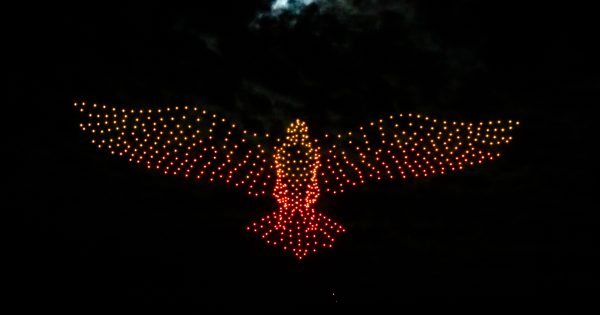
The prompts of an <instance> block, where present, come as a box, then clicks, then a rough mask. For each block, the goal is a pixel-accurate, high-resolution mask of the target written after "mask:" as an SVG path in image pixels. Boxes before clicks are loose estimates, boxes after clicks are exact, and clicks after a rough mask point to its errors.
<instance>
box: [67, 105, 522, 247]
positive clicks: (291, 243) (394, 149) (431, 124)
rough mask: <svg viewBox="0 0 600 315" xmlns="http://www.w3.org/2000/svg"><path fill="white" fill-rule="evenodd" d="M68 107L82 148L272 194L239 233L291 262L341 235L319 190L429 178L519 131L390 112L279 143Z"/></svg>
mask: <svg viewBox="0 0 600 315" xmlns="http://www.w3.org/2000/svg"><path fill="white" fill-rule="evenodd" d="M75 107H76V108H77V109H78V110H79V111H80V113H81V115H82V122H81V123H80V127H81V129H82V130H83V131H86V132H89V133H90V134H91V136H92V140H91V142H92V143H93V144H94V145H96V146H97V147H98V148H100V149H105V150H107V151H108V152H110V153H111V154H113V155H117V156H120V157H123V158H126V159H128V160H129V161H130V162H133V163H136V164H139V165H142V166H144V167H146V168H148V169H152V170H157V171H160V172H162V173H164V174H170V175H181V176H183V177H188V178H195V179H206V180H209V181H211V182H213V181H214V182H223V183H227V184H230V185H233V186H235V187H242V188H244V189H246V191H247V192H248V194H250V195H253V196H261V195H266V194H269V193H270V194H272V196H273V197H275V199H276V200H277V203H278V204H279V209H278V210H276V211H274V212H273V213H271V214H270V215H267V216H265V217H263V218H261V219H260V220H258V221H256V222H254V223H252V224H250V225H248V226H247V227H246V228H247V230H249V231H252V232H256V233H258V234H260V236H261V237H262V238H263V239H264V240H265V242H266V243H267V244H270V245H274V246H279V247H281V248H283V249H284V250H286V251H290V252H291V253H293V254H294V255H295V256H296V257H297V258H299V259H302V258H303V257H305V256H306V255H307V254H309V253H314V252H317V251H318V250H319V249H321V248H328V247H332V245H333V243H334V242H335V239H336V237H337V236H338V234H340V233H343V232H344V231H345V229H344V228H343V227H342V226H341V225H340V224H338V223H336V222H334V221H332V220H331V219H330V218H328V217H327V216H325V215H323V214H322V213H319V212H317V211H316V210H315V209H314V204H315V202H316V201H317V199H318V198H319V194H320V192H324V193H328V194H334V195H335V194H339V193H342V192H344V191H346V190H347V189H348V188H352V187H354V186H357V185H360V184H364V183H367V182H368V181H370V180H382V179H391V180H394V179H408V178H422V177H429V176H433V175H438V174H445V173H447V172H452V171H459V170H463V169H465V168H467V167H471V166H474V165H478V164H481V163H483V162H485V161H491V160H493V159H495V158H497V157H499V156H500V153H499V152H498V151H499V149H500V147H501V146H502V145H503V144H507V143H509V142H510V141H511V140H512V137H511V136H510V134H511V131H512V130H513V129H514V127H515V126H517V125H519V122H517V121H511V120H508V121H487V122H478V123H467V122H457V121H445V120H437V119H433V118H430V117H427V116H424V115H419V114H398V115H393V116H389V117H386V118H383V119H379V120H375V121H372V122H370V123H368V124H366V125H364V126H362V127H358V128H356V130H352V131H348V132H345V133H340V134H336V135H328V134H325V135H324V136H323V137H322V138H320V139H317V138H311V137H310V136H309V134H308V127H307V125H306V123H305V122H303V121H301V120H299V119H298V120H296V121H294V122H292V123H291V124H290V125H289V127H288V128H287V133H286V135H285V138H283V139H274V138H273V137H271V136H270V135H269V134H264V135H258V134H256V133H250V132H247V131H246V130H243V129H241V128H240V127H239V126H237V125H236V124H232V123H230V122H229V121H228V120H226V119H225V118H222V117H219V116H217V115H216V114H214V113H209V112H207V111H206V110H203V109H200V108H198V107H193V106H176V107H167V108H161V109H136V110H134V109H118V108H114V107H107V106H105V105H102V106H101V105H96V104H93V105H88V104H85V103H79V104H78V103H75Z"/></svg>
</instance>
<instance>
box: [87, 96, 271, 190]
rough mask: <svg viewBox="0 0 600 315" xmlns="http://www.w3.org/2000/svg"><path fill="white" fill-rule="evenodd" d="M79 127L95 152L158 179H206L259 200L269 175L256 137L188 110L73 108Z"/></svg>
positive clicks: (267, 162)
mask: <svg viewBox="0 0 600 315" xmlns="http://www.w3.org/2000/svg"><path fill="white" fill-rule="evenodd" d="M75 108H76V109H77V110H78V111H79V113H80V115H81V123H80V125H79V126H80V128H81V129H82V130H83V131H85V132H87V133H88V134H89V135H90V136H91V138H92V139H91V142H92V143H93V144H94V145H96V146H97V147H98V148H99V149H104V150H105V151H108V152H110V153H111V154H113V155H116V156H119V157H123V158H126V159H127V160H129V161H130V162H132V163H135V164H139V165H142V166H144V167H146V168H148V169H153V170H156V171H160V172H162V173H164V174H170V175H181V176H183V177H188V178H194V179H206V180H209V181H217V182H223V183H228V184H230V185H233V186H236V187H243V188H246V190H247V192H248V193H249V194H251V195H257V196H258V195H264V194H266V193H267V192H270V191H271V189H272V186H273V185H274V182H275V180H274V179H275V178H274V170H273V168H272V163H271V161H270V156H269V154H268V152H267V151H266V148H264V147H263V145H261V143H259V142H260V141H263V140H265V138H268V137H269V135H268V134H266V135H261V136H258V135H257V134H255V133H252V134H251V133H249V132H247V131H245V130H243V129H241V128H240V127H239V126H237V125H236V124H233V123H231V122H229V121H228V120H227V119H225V118H223V117H219V116H217V115H216V114H214V113H209V112H207V111H206V110H204V109H201V108H198V107H194V106H176V107H168V108H154V109H123V108H115V107H108V106H106V105H97V104H85V103H75Z"/></svg>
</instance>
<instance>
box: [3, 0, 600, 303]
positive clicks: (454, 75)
mask: <svg viewBox="0 0 600 315" xmlns="http://www.w3.org/2000/svg"><path fill="white" fill-rule="evenodd" d="M169 3H170V2H169ZM319 4H320V6H319ZM269 7H270V3H269V1H197V3H196V4H195V5H194V6H188V5H183V4H182V5H173V4H169V5H167V2H165V3H163V2H158V1H146V2H145V3H144V4H143V5H141V4H137V5H126V4H121V5H119V6H107V5H105V4H104V3H103V2H97V3H93V2H91V3H87V2H86V5H85V6H84V5H82V4H75V5H64V6H61V5H55V4H52V5H47V6H45V7H39V6H34V5H32V6H31V7H24V8H20V9H15V11H14V12H13V14H14V16H15V17H17V18H16V19H14V21H11V28H10V33H11V34H10V35H9V36H8V40H9V41H13V40H14V41H15V42H14V45H13V46H11V47H16V49H13V50H12V51H13V52H15V54H14V55H13V54H11V59H10V60H8V61H9V62H8V63H9V65H8V67H9V72H8V74H9V75H10V77H11V78H12V80H11V81H12V82H11V85H9V88H10V90H11V91H12V92H13V93H14V95H16V97H14V98H12V99H11V101H14V102H15V104H16V108H20V109H23V110H24V111H25V114H24V115H21V116H14V117H13V116H11V117H10V118H9V117H6V116H5V119H11V120H12V119H15V120H17V121H12V123H18V124H19V125H21V127H20V129H18V130H16V131H15V132H14V133H11V134H10V135H9V136H8V138H9V139H8V140H9V141H8V144H10V147H9V146H7V145H5V146H4V150H7V151H13V150H16V151H17V154H16V155H15V154H12V153H11V154H12V155H15V156H18V159H19V162H21V163H23V164H22V166H21V167H18V168H16V170H22V171H19V174H17V176H15V178H14V179H10V180H11V182H12V183H14V184H13V185H11V186H12V188H13V189H14V188H16V189H14V191H12V189H11V191H10V197H9V207H8V210H9V211H13V212H16V213H18V214H23V215H24V216H23V217H24V218H23V219H21V221H23V220H24V223H25V228H24V229H20V232H18V233H17V234H16V235H15V239H16V242H15V244H16V247H17V248H18V250H19V252H18V254H17V256H16V257H18V261H19V268H17V270H16V274H17V276H18V277H19V278H20V279H21V280H20V281H19V284H18V286H17V288H15V291H16V292H18V294H19V296H20V298H21V299H22V301H23V302H22V303H24V305H29V306H36V305H38V306H40V305H41V306H46V305H48V306H56V307H58V306H73V305H81V306H87V307H90V306H92V307H93V306H94V305H109V306H117V305H123V304H126V305H130V306H139V305H144V306H149V305H177V306H191V307H193V308H194V309H197V310H202V309H203V308H205V307H207V306H210V307H214V308H216V309H229V308H234V306H233V305H238V306H239V305H250V306H251V309H254V308H255V309H257V310H261V309H270V308H274V307H279V306H286V307H290V306H292V307H293V306H299V305H302V304H327V305H329V306H330V307H334V308H336V307H343V305H345V304H379V305H381V304H392V303H394V304H395V303H398V304H405V303H406V304H412V303H418V304H421V303H438V302H446V301H457V302H462V303H470V301H473V300H477V301H490V302H492V301H493V302H497V301H502V300H504V299H506V298H509V299H516V300H520V301H546V300H548V299H550V298H552V299H553V300H554V301H556V300H557V299H558V300H563V301H566V300H568V299H570V298H573V297H575V298H578V299H582V298H584V297H585V296H586V295H588V294H591V293H593V292H596V291H597V289H598V283H597V282H596V280H595V278H596V274H597V263H598V259H597V244H595V243H594V242H593V241H592V237H593V234H594V233H595V232H596V230H597V228H598V223H597V220H596V216H595V214H594V212H596V211H597V210H595V207H594V206H593V205H594V203H591V204H590V202H591V201H592V198H591V192H592V187H593V186H594V184H593V183H594V182H595V181H594V177H595V176H596V175H594V174H596V173H597V169H598V167H597V162H596V159H595V156H594V155H593V154H592V150H594V147H595V146H597V139H596V138H592V126H593V124H594V123H595V116H594V115H592V113H593V112H594V110H595V108H596V107H597V106H598V104H599V103H598V101H599V100H600V97H599V95H600V80H599V79H600V76H599V72H598V67H597V66H596V63H595V60H596V59H597V58H598V57H597V56H598V55H597V51H595V50H594V49H593V48H594V47H593V46H594V44H593V41H595V39H594V35H590V33H592V32H593V31H592V30H593V29H594V28H593V27H592V20H593V19H592V17H593V16H592V13H591V10H590V9H589V8H584V7H576V6H574V5H573V6H571V5H570V4H568V3H563V4H562V5H560V6H558V5H557V6H552V5H550V4H549V3H545V4H543V5H534V4H531V5H524V4H523V1H467V0H464V1H408V0H407V1H377V0H370V1H350V0H348V1H331V2H328V1H317V4H313V5H309V6H306V7H299V8H298V9H294V10H287V11H281V12H270V10H269ZM596 37H597V36H596ZM13 93H11V95H13ZM74 101H87V102H98V103H104V104H108V105H112V106H116V107H125V108H143V107H145V106H150V107H158V106H168V105H178V104H179V105H182V104H201V105H205V106H208V107H209V108H211V109H213V110H215V111H217V112H220V113H222V114H223V115H225V116H227V117H230V118H232V119H234V120H237V121H240V122H241V123H243V124H244V125H245V126H246V127H247V128H248V129H253V130H257V131H263V130H267V131H269V132H271V133H273V134H278V133H281V132H282V128H283V127H284V126H285V125H287V124H288V123H289V122H290V121H291V120H292V119H295V118H298V117H299V118H303V119H305V120H306V121H307V122H308V124H309V126H311V130H313V131H314V132H323V131H343V130H346V129H347V128H350V127H352V126H356V125H358V124H361V123H363V122H365V121H368V119H371V118H377V117H380V116H382V115H389V114H391V113H398V112H410V111H412V112H420V113H424V114H428V115H431V116H435V117H440V118H445V119H456V120H480V119H483V120H487V119H517V120H519V121H521V124H522V128H520V129H519V130H518V132H517V133H516V134H515V135H514V138H515V141H514V142H513V143H512V144H511V145H510V146H509V147H507V148H506V151H505V154H504V156H503V158H502V159H500V160H498V161H495V162H493V163H490V164H488V165H484V166H481V167H479V168H475V169H472V170H469V171H467V172H464V173H458V174H453V175H449V176H446V177H439V178H432V179H428V180H412V181H407V182H393V183H380V184H374V185H368V186H364V187H361V188H359V189H357V190H355V191H354V192H353V193H349V194H345V195H342V196H336V197H335V198H334V197H327V196H324V197H323V198H322V199H321V200H320V201H319V204H318V208H320V209H322V210H323V211H324V212H325V213H326V214H327V215H329V216H331V217H334V218H336V220H337V221H339V222H340V223H342V224H344V225H345V226H346V227H347V229H348V233H346V234H345V235H344V236H343V237H342V239H340V240H339V241H338V242H337V243H336V246H335V247H334V248H333V249H332V250H329V251H325V252H322V253H320V254H318V255H315V256H313V257H309V258H308V259H306V260H305V261H302V262H298V261H297V260H296V259H295V258H294V257H292V256H291V255H288V254H285V253H283V252H281V251H279V250H277V249H273V248H268V247H266V246H264V245H263V243H262V242H261V241H260V240H258V239H256V238H255V237H254V235H250V234H247V233H246V232H245V231H244V230H243V227H244V226H245V225H246V224H247V223H249V222H251V221H253V220H255V219H256V218H260V217H262V216H263V215H265V214H267V213H269V212H271V211H273V210H274V207H275V203H274V202H273V200H270V199H269V198H263V199H252V198H247V197H246V196H245V195H244V194H243V193H241V192H238V191H234V190H231V189H229V188H228V187H226V186H218V185H216V186H214V185H209V184H206V183H202V182H193V181H186V180H181V179H178V178H171V177H162V176H160V175H158V174H154V173H149V172H146V171H145V170H143V169H138V168H136V167H134V166H132V165H129V164H127V163H126V162H124V161H121V160H117V159H114V158H112V157H110V156H107V155H106V154H104V153H102V152H99V151H97V150H95V149H94V148H93V147H91V146H90V145H89V144H88V142H87V138H86V137H85V135H83V134H82V133H80V131H79V130H78V128H77V126H78V120H77V119H78V116H77V115H75V112H74V111H73V109H72V103H73V102H74ZM23 126H25V128H23ZM19 165H21V164H19ZM13 171H14V170H9V174H11V175H12V173H13ZM490 305H491V304H490Z"/></svg>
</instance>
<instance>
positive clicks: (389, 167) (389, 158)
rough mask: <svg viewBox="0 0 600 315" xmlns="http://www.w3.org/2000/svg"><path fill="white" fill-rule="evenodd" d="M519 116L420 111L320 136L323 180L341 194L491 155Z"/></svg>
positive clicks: (496, 153)
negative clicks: (483, 117)
mask: <svg viewBox="0 0 600 315" xmlns="http://www.w3.org/2000/svg"><path fill="white" fill-rule="evenodd" d="M518 124H519V123H518V122H517V121H512V120H507V121H497V120H496V121H485V122H477V123H470V122H459V121H445V120H438V119H433V118H430V117H428V116H425V115H419V114H399V115H394V116H389V117H386V118H383V119H379V120H374V121H372V122H369V123H367V124H366V125H364V126H361V127H359V128H357V129H356V130H353V131H349V132H346V133H341V134H336V135H325V136H324V137H322V138H321V139H318V142H319V145H320V147H321V152H322V158H321V167H320V171H319V175H320V176H319V178H320V181H319V184H320V185H321V187H322V191H324V192H326V193H332V194H337V193H341V192H344V191H345V190H346V189H348V188H351V187H353V186H356V185H360V184H363V183H365V182H368V181H369V180H381V179H392V180H394V179H408V178H420V177H428V176H431V175H436V174H445V173H447V172H451V171H458V170H462V169H464V168H467V167H470V166H473V165H477V164H481V163H483V162H485V161H489V160H493V159H495V158H497V157H499V156H500V152H499V151H500V147H501V146H502V145H503V144H507V143H509V142H510V141H511V140H512V136H511V132H512V130H513V129H514V128H515V126H517V125H518Z"/></svg>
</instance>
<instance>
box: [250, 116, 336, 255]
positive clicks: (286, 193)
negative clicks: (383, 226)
mask: <svg viewBox="0 0 600 315" xmlns="http://www.w3.org/2000/svg"><path fill="white" fill-rule="evenodd" d="M320 158H321V156H320V154H319V148H318V147H317V146H313V141H312V140H310V138H309V135H308V128H307V126H306V123H305V122H303V121H300V120H296V122H295V123H292V124H291V125H290V126H289V127H288V129H287V136H286V138H285V140H284V141H283V143H281V144H280V146H278V147H276V148H275V153H274V155H273V161H274V164H275V172H276V183H275V187H274V191H273V196H274V197H275V199H276V200H277V203H278V205H279V209H278V210H277V211H275V212H273V213H272V214H270V215H268V216H266V217H264V218H262V219H261V220H260V221H259V222H254V223H252V224H251V225H250V226H248V227H247V229H248V230H251V231H254V232H258V233H260V234H261V236H262V238H264V239H265V240H266V242H267V243H268V244H272V245H280V246H281V247H282V248H283V249H284V250H288V249H289V250H291V251H292V253H293V254H294V255H296V256H297V257H298V258H300V259H302V257H304V256H306V255H307V254H308V253H311V252H316V251H317V249H318V248H323V247H331V246H332V244H333V242H334V241H335V235H336V234H338V233H341V232H344V231H345V229H344V228H343V227H342V226H341V225H339V224H338V223H336V222H333V221H332V220H331V219H330V218H328V217H326V216H325V215H323V214H322V213H320V212H317V211H316V210H315V208H314V204H315V202H316V201H317V198H318V197H319V182H318V180H317V177H318V175H319V173H318V170H319V165H320Z"/></svg>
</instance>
